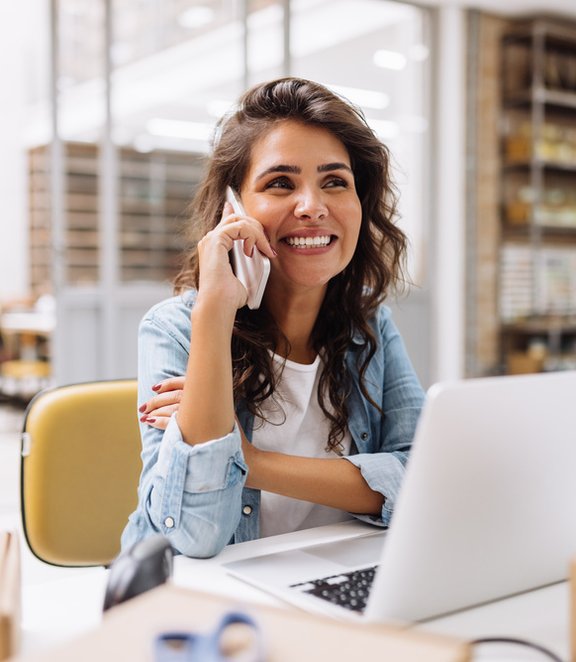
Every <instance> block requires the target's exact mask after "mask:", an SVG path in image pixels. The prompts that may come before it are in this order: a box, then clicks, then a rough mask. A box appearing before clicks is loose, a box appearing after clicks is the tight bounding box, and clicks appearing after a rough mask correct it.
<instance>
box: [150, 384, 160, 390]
mask: <svg viewBox="0 0 576 662" xmlns="http://www.w3.org/2000/svg"><path fill="white" fill-rule="evenodd" d="M160 386H162V384H154V386H153V387H152V390H153V391H159V390H160Z"/></svg>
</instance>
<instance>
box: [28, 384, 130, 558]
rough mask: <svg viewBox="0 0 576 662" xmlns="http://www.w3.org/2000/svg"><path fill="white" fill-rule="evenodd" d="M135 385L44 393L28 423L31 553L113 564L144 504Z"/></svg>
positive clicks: (78, 386) (36, 399)
mask: <svg viewBox="0 0 576 662" xmlns="http://www.w3.org/2000/svg"><path fill="white" fill-rule="evenodd" d="M140 448H141V446H140V433H139V429H138V410H137V395H136V381H135V380H122V381H102V382H93V383H85V384H74V385H71V386H62V387H59V388H55V389H51V390H47V391H42V392H41V393H39V394H38V395H37V396H35V397H34V399H33V400H32V401H31V402H30V404H29V405H28V408H27V410H26V414H25V418H24V429H23V435H22V460H21V487H20V494H21V506H22V524H23V529H24V534H25V537H26V540H27V542H28V546H29V547H30V549H31V551H32V553H33V554H34V555H35V556H37V557H38V558H39V559H40V560H42V561H45V562H46V563H51V564H53V565H63V566H91V565H108V564H109V563H110V562H111V561H112V559H113V558H114V557H115V556H116V555H117V554H118V553H119V551H120V535H121V533H122V530H123V528H124V526H125V525H126V522H127V519H128V515H129V514H130V513H131V512H132V511H133V510H134V509H135V507H136V503H137V486H138V479H139V476H140V471H141V460H140Z"/></svg>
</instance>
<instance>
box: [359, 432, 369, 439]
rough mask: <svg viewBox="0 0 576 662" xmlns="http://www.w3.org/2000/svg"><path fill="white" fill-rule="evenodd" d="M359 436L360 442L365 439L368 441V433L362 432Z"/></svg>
mask: <svg viewBox="0 0 576 662" xmlns="http://www.w3.org/2000/svg"><path fill="white" fill-rule="evenodd" d="M360 436H361V437H362V441H366V439H368V433H367V432H363V433H362V434H361V435H360Z"/></svg>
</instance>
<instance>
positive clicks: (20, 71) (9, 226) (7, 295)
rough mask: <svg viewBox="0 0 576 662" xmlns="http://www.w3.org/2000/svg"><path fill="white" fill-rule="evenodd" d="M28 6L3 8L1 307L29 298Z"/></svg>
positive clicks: (0, 32) (0, 62) (0, 35)
mask: <svg viewBox="0 0 576 662" xmlns="http://www.w3.org/2000/svg"><path fill="white" fill-rule="evenodd" d="M28 13H29V3H28V2H26V0H22V1H19V2H14V3H12V2H0V72H2V73H1V74H0V89H1V90H2V103H1V105H0V219H1V220H0V232H1V235H0V236H1V241H0V305H1V303H2V302H3V301H5V300H7V299H14V298H21V297H24V296H26V295H27V293H28V243H27V240H28V229H27V215H26V214H27V212H26V208H27V202H28V201H27V197H26V187H27V181H26V160H25V152H24V149H23V147H22V134H23V128H24V123H25V114H24V112H23V111H24V106H25V97H26V88H25V84H26V83H25V81H26V73H27V69H26V58H25V51H24V48H23V42H25V41H26V39H27V36H28V34H29V29H28V24H27V15H28Z"/></svg>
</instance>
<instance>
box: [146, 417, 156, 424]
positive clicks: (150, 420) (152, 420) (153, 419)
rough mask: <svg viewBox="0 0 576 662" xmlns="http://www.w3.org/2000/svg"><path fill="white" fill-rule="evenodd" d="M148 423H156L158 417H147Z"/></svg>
mask: <svg viewBox="0 0 576 662" xmlns="http://www.w3.org/2000/svg"><path fill="white" fill-rule="evenodd" d="M146 423H156V419H155V418H147V419H146Z"/></svg>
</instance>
